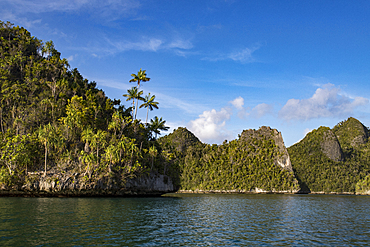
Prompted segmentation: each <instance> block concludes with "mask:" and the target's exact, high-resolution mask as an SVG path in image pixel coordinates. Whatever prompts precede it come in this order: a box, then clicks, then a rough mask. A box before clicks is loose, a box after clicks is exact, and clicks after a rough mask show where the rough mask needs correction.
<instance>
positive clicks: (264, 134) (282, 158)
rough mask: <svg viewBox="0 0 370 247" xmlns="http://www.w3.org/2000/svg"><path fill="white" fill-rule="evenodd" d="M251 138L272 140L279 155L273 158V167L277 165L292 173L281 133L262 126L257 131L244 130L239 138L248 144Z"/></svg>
mask: <svg viewBox="0 0 370 247" xmlns="http://www.w3.org/2000/svg"><path fill="white" fill-rule="evenodd" d="M253 138H256V139H261V138H265V139H272V140H274V142H275V145H276V146H277V149H278V151H279V153H280V155H279V156H277V157H274V160H275V165H279V166H281V167H282V168H284V169H286V170H288V171H291V172H293V168H292V164H291V162H290V157H289V153H288V150H287V148H286V147H285V144H284V140H283V137H282V135H281V132H279V131H278V130H276V129H271V128H270V127H267V126H262V127H261V128H259V129H258V130H253V129H249V130H244V131H243V132H242V134H241V136H240V140H242V141H245V142H250V140H252V139H253Z"/></svg>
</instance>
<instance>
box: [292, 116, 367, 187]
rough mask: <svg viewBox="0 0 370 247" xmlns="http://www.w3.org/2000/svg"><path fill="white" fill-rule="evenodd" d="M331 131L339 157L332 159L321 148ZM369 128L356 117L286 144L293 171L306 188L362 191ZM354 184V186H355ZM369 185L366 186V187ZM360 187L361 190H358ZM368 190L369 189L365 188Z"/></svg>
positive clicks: (364, 179)
mask: <svg viewBox="0 0 370 247" xmlns="http://www.w3.org/2000/svg"><path fill="white" fill-rule="evenodd" d="M329 132H333V133H334V134H335V136H336V138H337V139H336V140H337V141H338V142H339V145H338V146H339V148H340V150H339V151H341V153H343V159H342V160H340V161H336V160H333V159H331V158H329V157H328V154H326V153H324V152H323V147H324V146H325V145H324V144H325V142H326V141H327V139H326V138H325V136H327V133H329ZM368 140H369V131H368V128H366V127H365V126H364V125H363V124H362V123H361V122H359V121H358V120H357V119H354V118H349V119H348V120H346V121H344V122H341V123H339V124H337V125H336V126H335V127H334V128H333V129H332V130H331V129H330V128H328V127H320V128H319V129H317V130H313V131H312V132H310V133H308V134H307V136H306V137H305V138H304V139H303V140H302V141H301V142H299V143H297V144H295V145H293V146H291V147H289V148H288V151H289V154H290V157H291V162H292V166H293V169H294V172H295V174H296V176H297V178H298V180H299V181H300V184H301V187H302V189H303V190H306V191H315V192H319V191H320V192H322V191H323V192H355V191H357V192H363V191H365V190H366V188H365V187H366V185H367V184H368V180H369V178H368V177H366V176H367V175H369V174H370V149H369V148H370V142H369V141H368ZM356 184H357V189H356ZM367 188H369V187H367ZM360 190H361V191H360ZM368 190H369V189H368Z"/></svg>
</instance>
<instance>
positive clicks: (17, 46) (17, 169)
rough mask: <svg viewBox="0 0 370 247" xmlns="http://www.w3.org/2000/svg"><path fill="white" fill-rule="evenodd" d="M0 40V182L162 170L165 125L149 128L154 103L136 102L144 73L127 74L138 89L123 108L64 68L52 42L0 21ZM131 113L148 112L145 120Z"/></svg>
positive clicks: (156, 121) (119, 176)
mask: <svg viewBox="0 0 370 247" xmlns="http://www.w3.org/2000/svg"><path fill="white" fill-rule="evenodd" d="M0 39H1V40H0V41H1V45H0V76H1V81H0V139H1V142H0V183H2V184H3V185H7V186H12V185H17V184H22V183H24V182H25V180H26V179H27V175H28V174H29V172H33V173H34V172H38V173H40V174H41V173H43V175H44V176H45V175H47V173H63V172H66V171H74V172H78V173H80V174H82V175H83V178H84V179H85V180H87V181H89V180H91V181H92V180H97V179H100V180H101V179H103V180H107V179H110V178H112V179H115V180H116V181H122V182H124V181H125V179H126V178H128V177H135V176H137V175H140V174H144V173H145V174H147V173H149V172H154V171H157V170H158V169H161V167H160V164H161V163H160V162H158V160H159V159H160V158H159V157H158V148H159V146H158V144H157V142H156V137H157V135H158V134H160V132H161V131H166V130H168V127H166V126H165V122H166V121H165V120H163V119H162V118H158V117H154V118H153V119H151V120H150V122H149V123H148V116H149V111H152V110H153V109H158V105H159V103H158V102H156V101H155V95H151V94H150V93H149V94H148V95H147V96H145V97H142V95H143V91H142V90H140V89H139V88H140V83H142V82H148V81H149V80H150V78H148V77H147V76H146V71H145V70H142V69H140V70H139V72H138V73H137V74H132V77H133V78H132V79H131V80H130V82H133V83H137V85H136V86H134V87H132V88H131V89H129V90H127V91H128V93H127V94H124V95H123V96H124V97H126V98H127V100H128V101H131V100H132V101H133V104H132V105H131V106H130V107H128V108H125V107H124V106H123V105H121V104H120V100H116V99H114V100H112V99H109V98H108V97H106V96H105V94H104V92H103V91H102V90H100V89H97V88H96V83H95V82H89V81H88V80H87V79H85V78H83V77H82V76H81V74H80V73H79V71H78V70H77V69H76V68H74V69H71V68H70V65H69V63H68V61H67V60H66V59H64V58H61V53H60V52H58V51H57V50H56V49H55V47H54V44H53V42H52V41H47V42H43V41H41V40H39V39H37V38H35V37H33V36H31V34H30V33H29V32H28V31H27V30H26V29H24V28H20V27H18V26H14V25H13V24H11V23H9V22H7V23H4V22H0ZM141 103H142V104H141ZM138 108H144V109H145V108H147V109H146V110H147V115H146V116H147V119H146V122H145V123H143V122H142V121H141V120H140V119H137V118H136V114H137V111H138Z"/></svg>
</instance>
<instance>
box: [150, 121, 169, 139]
mask: <svg viewBox="0 0 370 247" xmlns="http://www.w3.org/2000/svg"><path fill="white" fill-rule="evenodd" d="M165 123H166V121H165V120H162V118H158V117H157V116H155V117H154V120H153V119H151V120H150V124H149V128H150V130H151V131H153V132H154V133H155V139H157V135H159V134H160V133H161V130H163V131H167V130H168V129H169V128H170V127H167V126H165V125H164V124H165Z"/></svg>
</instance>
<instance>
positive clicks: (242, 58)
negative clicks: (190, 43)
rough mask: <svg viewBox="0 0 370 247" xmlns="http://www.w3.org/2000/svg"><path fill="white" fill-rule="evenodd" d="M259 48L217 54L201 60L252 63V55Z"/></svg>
mask: <svg viewBox="0 0 370 247" xmlns="http://www.w3.org/2000/svg"><path fill="white" fill-rule="evenodd" d="M259 48H260V45H256V46H254V47H252V48H244V49H241V50H236V51H233V52H230V53H224V54H222V53H218V54H217V55H215V56H208V57H205V58H203V60H208V61H212V62H216V61H222V60H230V59H231V60H233V61H236V62H241V63H252V62H254V61H255V59H254V58H253V56H252V55H253V53H254V52H255V51H256V50H258V49H259Z"/></svg>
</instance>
